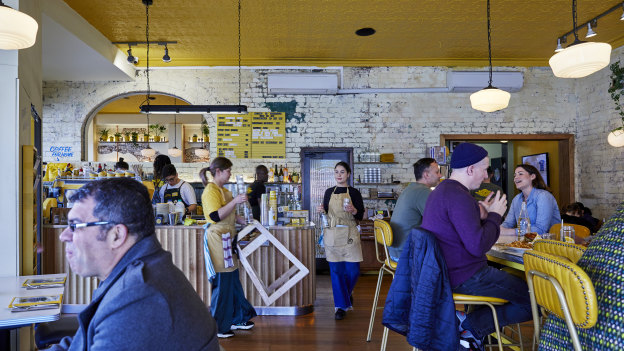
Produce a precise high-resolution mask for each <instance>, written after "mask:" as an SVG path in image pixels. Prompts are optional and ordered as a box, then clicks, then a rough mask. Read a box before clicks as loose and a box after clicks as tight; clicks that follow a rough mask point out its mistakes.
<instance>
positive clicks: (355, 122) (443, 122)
mask: <svg viewBox="0 0 624 351" xmlns="http://www.w3.org/2000/svg"><path fill="white" fill-rule="evenodd" d="M616 52H617V54H614V55H613V56H614V58H615V57H621V56H622V49H618V50H617V51H616ZM457 69H461V68H457ZM501 69H512V68H501ZM513 69H519V70H522V71H523V72H524V88H523V89H522V90H521V91H520V92H518V93H514V94H512V98H511V102H510V105H509V107H508V108H507V109H505V110H503V111H500V112H495V113H490V114H484V113H480V112H477V111H475V110H473V109H472V108H471V107H470V101H469V94H466V93H464V94H445V93H437V94H435V93H429V94H358V95H338V96H325V95H322V96H314V95H306V96H304V95H299V96H268V95H266V91H267V87H266V84H267V73H268V72H273V71H275V70H269V69H245V70H243V72H242V73H243V75H242V85H243V97H242V102H243V103H244V104H247V105H248V106H249V108H250V109H251V110H261V111H267V110H268V109H267V105H265V103H269V102H291V101H295V102H296V104H297V105H296V112H295V113H296V115H297V116H298V117H300V116H301V115H305V121H303V122H299V121H297V120H295V119H293V120H291V121H290V122H288V123H287V125H286V126H287V128H293V127H296V132H289V133H287V138H286V145H287V147H286V159H285V160H281V159H277V160H263V161H262V163H264V164H266V165H272V164H275V163H277V164H280V165H281V164H284V163H286V162H288V166H289V168H290V169H291V170H292V169H295V170H298V168H299V157H300V155H299V151H300V147H301V146H310V147H314V146H319V147H338V146H352V147H354V152H355V154H356V155H357V154H358V153H360V152H362V151H364V150H365V149H367V148H372V149H378V150H379V151H381V152H384V153H386V152H387V153H394V154H395V159H396V160H397V161H398V162H400V164H399V165H394V166H387V167H390V168H391V169H392V170H393V171H394V176H395V179H397V180H401V181H404V182H408V181H412V177H413V175H412V171H411V164H412V163H414V162H415V161H416V160H418V159H419V158H421V157H425V155H426V150H427V148H428V147H430V146H434V145H437V144H438V143H439V138H440V134H486V133H487V134H490V133H491V134H494V133H517V134H527V133H574V134H576V135H577V138H576V147H577V152H576V189H577V195H578V196H577V197H578V198H579V199H580V200H581V201H583V202H584V203H585V205H587V206H589V207H592V208H594V209H595V215H597V216H599V217H603V216H607V215H609V214H611V213H612V211H613V209H614V208H615V205H616V204H617V203H618V202H619V201H621V200H622V194H623V193H624V190H622V189H621V186H620V184H622V180H624V175H623V174H622V170H621V167H620V166H619V163H618V164H617V165H616V162H614V160H616V159H618V156H619V159H621V156H622V149H613V148H611V147H609V146H608V145H607V144H606V135H607V133H608V131H609V130H610V129H611V128H613V127H615V126H617V125H618V123H619V119H618V117H617V115H616V113H615V111H614V110H613V106H612V103H611V101H610V98H609V95H608V94H607V92H606V89H607V87H608V84H609V80H608V76H609V71H608V69H605V70H603V71H601V72H599V73H597V74H595V75H593V76H590V77H588V78H586V79H582V80H577V81H574V80H565V79H556V78H555V77H554V76H553V74H552V72H551V70H550V69H549V68H547V67H536V68H529V69H527V68H513ZM447 70H448V69H446V68H441V67H374V68H366V67H352V68H344V71H343V84H342V86H341V87H342V88H349V89H357V88H404V87H410V88H413V87H444V86H446V72H447ZM236 73H237V72H236V70H232V69H222V70H221V69H210V70H194V69H188V70H162V69H159V70H155V71H153V72H152V73H151V74H150V77H151V86H152V89H153V91H154V92H161V93H167V94H172V95H175V96H178V97H180V98H183V99H186V100H188V101H190V102H191V103H192V104H233V103H237V102H238V96H237V93H238V87H237V74H236ZM145 86H146V84H145V77H144V72H141V74H139V77H138V78H137V80H136V81H135V82H97V83H95V82H46V83H45V85H44V108H43V119H44V125H43V133H44V138H43V140H44V160H47V161H50V160H52V158H51V154H50V152H49V148H50V146H52V145H67V146H72V147H73V148H74V150H76V151H77V152H76V155H75V157H74V159H73V160H74V161H78V160H79V159H80V136H81V127H82V125H83V123H84V121H85V119H86V118H87V117H88V116H90V114H92V113H94V112H95V111H97V109H99V108H100V107H101V104H102V103H103V102H104V101H107V100H109V99H111V98H113V97H116V96H119V95H122V94H125V93H128V92H135V91H144V90H145ZM577 120H578V123H577ZM208 122H209V124H211V125H214V123H215V118H214V116H209V117H208ZM211 133H213V135H211V139H212V140H216V135H215V134H214V133H216V128H211ZM211 153H212V154H215V153H216V147H215V144H214V143H212V144H211ZM258 163H259V160H234V168H233V170H232V173H233V174H239V173H243V174H245V175H246V176H247V177H251V175H252V173H253V170H254V167H255V166H256V165H257V164H258ZM204 166H206V164H176V167H177V168H178V171H179V173H180V176H181V177H182V178H184V179H187V180H190V181H194V180H199V177H198V172H199V170H200V169H201V168H202V167H204ZM144 167H145V169H146V170H148V169H151V165H144Z"/></svg>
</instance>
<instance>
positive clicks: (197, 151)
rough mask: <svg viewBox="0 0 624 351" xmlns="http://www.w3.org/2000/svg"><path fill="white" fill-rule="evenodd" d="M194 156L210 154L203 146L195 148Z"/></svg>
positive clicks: (202, 156)
mask: <svg viewBox="0 0 624 351" xmlns="http://www.w3.org/2000/svg"><path fill="white" fill-rule="evenodd" d="M195 156H197V157H201V158H207V157H208V156H210V151H208V150H206V149H204V148H201V149H195Z"/></svg>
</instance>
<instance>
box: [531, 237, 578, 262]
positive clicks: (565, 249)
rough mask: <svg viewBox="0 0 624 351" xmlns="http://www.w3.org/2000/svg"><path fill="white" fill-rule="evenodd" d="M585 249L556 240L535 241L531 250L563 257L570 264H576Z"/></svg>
mask: <svg viewBox="0 0 624 351" xmlns="http://www.w3.org/2000/svg"><path fill="white" fill-rule="evenodd" d="M586 249H587V248H586V247H585V246H582V245H577V244H572V243H568V242H563V241H558V240H535V241H534V242H533V250H535V251H539V252H545V253H547V254H551V255H555V256H561V257H565V258H567V259H568V260H570V262H572V263H576V262H577V261H578V260H579V258H581V256H583V253H585V250H586Z"/></svg>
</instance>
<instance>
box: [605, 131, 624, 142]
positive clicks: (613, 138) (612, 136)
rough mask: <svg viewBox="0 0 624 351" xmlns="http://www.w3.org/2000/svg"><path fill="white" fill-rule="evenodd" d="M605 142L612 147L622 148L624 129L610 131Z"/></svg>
mask: <svg viewBox="0 0 624 351" xmlns="http://www.w3.org/2000/svg"><path fill="white" fill-rule="evenodd" d="M607 141H608V142H609V145H611V146H613V147H622V146H624V127H623V128H618V129H615V130H612V131H611V133H609V136H608V137H607Z"/></svg>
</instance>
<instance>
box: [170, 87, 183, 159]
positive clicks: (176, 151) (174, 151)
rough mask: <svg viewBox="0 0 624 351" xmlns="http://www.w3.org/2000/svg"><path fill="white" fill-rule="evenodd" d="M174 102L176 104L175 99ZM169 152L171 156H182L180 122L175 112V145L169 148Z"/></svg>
mask: <svg viewBox="0 0 624 351" xmlns="http://www.w3.org/2000/svg"><path fill="white" fill-rule="evenodd" d="M173 102H174V104H175V99H174V100H173ZM167 153H168V154H169V156H171V157H180V156H182V150H180V149H178V122H177V119H176V115H175V114H174V115H173V147H172V148H171V149H169V150H167Z"/></svg>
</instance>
